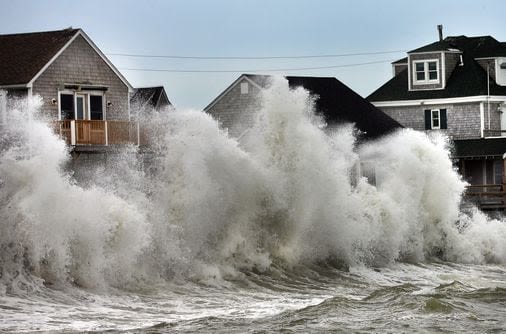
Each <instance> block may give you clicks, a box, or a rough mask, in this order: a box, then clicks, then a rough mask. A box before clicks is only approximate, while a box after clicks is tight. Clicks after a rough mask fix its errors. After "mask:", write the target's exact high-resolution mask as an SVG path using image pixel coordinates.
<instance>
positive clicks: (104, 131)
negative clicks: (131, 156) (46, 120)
mask: <svg viewBox="0 0 506 334" xmlns="http://www.w3.org/2000/svg"><path fill="white" fill-rule="evenodd" d="M54 128H55V132H56V133H57V134H59V135H60V136H61V137H62V138H63V139H64V140H65V141H66V143H67V144H68V145H73V146H80V145H95V146H97V145H98V146H100V145H104V146H108V145H119V144H123V145H124V144H134V145H139V144H140V139H141V138H140V137H141V136H140V128H139V123H137V122H130V121H120V120H111V121H109V120H107V121H95V120H93V121H92V120H64V121H56V122H55V124H54Z"/></svg>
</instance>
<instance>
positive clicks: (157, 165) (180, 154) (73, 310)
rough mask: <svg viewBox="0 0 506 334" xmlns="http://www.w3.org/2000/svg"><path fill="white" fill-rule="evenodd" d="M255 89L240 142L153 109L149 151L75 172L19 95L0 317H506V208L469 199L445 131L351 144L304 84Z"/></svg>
mask: <svg viewBox="0 0 506 334" xmlns="http://www.w3.org/2000/svg"><path fill="white" fill-rule="evenodd" d="M262 99H263V100H262V101H263V106H264V108H263V110H262V111H261V112H259V114H258V115H257V123H256V125H255V127H254V128H253V129H252V130H251V131H249V132H248V133H247V134H246V135H245V136H243V137H242V138H241V142H240V143H238V142H237V141H235V140H232V139H230V138H228V137H227V135H226V133H225V132H223V131H221V130H220V129H219V127H218V124H217V123H216V122H214V121H213V120H212V119H211V118H210V117H208V116H207V115H205V114H202V113H200V112H193V111H173V112H171V113H169V114H166V115H158V114H156V113H152V114H150V115H149V117H146V118H145V120H144V121H145V122H146V123H147V124H148V125H150V126H151V128H152V129H153V130H154V131H153V132H154V135H156V138H157V140H156V141H155V145H154V146H153V147H152V150H153V152H154V153H153V154H151V155H149V165H145V164H143V163H142V161H145V160H146V159H148V158H147V157H146V156H145V155H142V154H140V153H139V152H137V150H136V148H134V147H129V148H125V149H124V150H123V152H121V153H120V154H118V155H115V156H111V157H109V158H108V165H107V166H105V167H104V166H101V165H99V164H97V165H90V164H83V165H79V166H75V167H74V168H73V169H74V171H73V172H71V171H70V168H69V163H70V158H69V153H68V151H67V148H66V147H65V145H64V143H63V142H62V141H60V140H59V139H58V138H56V137H55V136H54V135H52V133H51V130H50V129H49V128H48V126H47V124H46V123H45V122H44V121H43V116H44V115H40V113H39V112H38V111H37V110H38V105H39V104H38V103H39V102H37V101H34V100H31V101H28V102H27V101H22V102H20V103H19V104H18V105H17V107H15V108H12V110H9V114H8V120H9V122H8V124H7V125H2V133H1V137H0V153H1V156H0V190H1V192H0V221H1V224H0V275H1V276H0V331H4V332H23V331H25V332H27V331H65V332H67V331H106V330H107V331H113V332H114V331H132V332H138V331H141V332H146V333H158V332H177V331H179V332H196V331H200V332H213V331H216V332H237V333H242V332H272V331H287V332H320V331H322V332H323V331H337V332H339V331H342V332H350V331H353V332H402V333H404V332H502V331H504V330H505V328H506V320H505V319H506V307H505V306H506V283H505V282H506V280H505V279H504V277H505V273H506V266H505V263H506V222H505V221H502V220H499V219H491V218H488V217H487V216H485V215H483V214H482V213H480V212H478V211H476V210H474V211H469V212H462V211H461V210H460V207H461V206H460V204H461V203H460V202H461V194H462V191H463V189H464V186H465V184H464V182H462V180H461V179H460V177H459V176H458V174H457V173H456V172H455V171H454V169H453V167H452V164H451V161H450V159H449V158H448V156H449V153H448V152H449V151H448V147H447V142H446V139H445V138H444V137H438V136H434V137H431V138H429V137H427V136H425V135H424V134H421V133H417V132H414V131H409V130H403V131H400V132H398V133H396V134H393V135H391V136H389V137H388V138H385V139H383V140H381V141H378V142H374V143H369V144H367V145H360V146H357V145H356V139H355V134H354V131H353V129H352V128H351V127H343V128H341V129H333V130H332V131H330V130H328V129H324V128H325V126H324V124H323V123H322V121H321V120H320V119H319V118H318V117H316V116H315V115H314V113H313V112H314V110H313V109H312V105H313V104H312V99H311V97H310V96H308V94H307V92H305V91H304V90H295V91H291V90H289V89H288V85H287V83H286V82H285V81H283V80H275V81H274V82H273V84H272V87H271V89H269V90H267V91H266V92H265V94H264V96H263V97H262ZM32 117H33V120H32V121H30V122H26V120H27V119H30V118H32ZM26 125H28V126H26ZM360 162H365V163H366V164H365V165H369V166H371V165H373V166H376V181H377V183H376V186H374V185H371V184H369V183H368V182H367V180H366V179H365V178H360V179H359V180H355V179H354V177H353V175H354V174H356V166H357V165H359V164H360ZM146 166H149V167H146Z"/></svg>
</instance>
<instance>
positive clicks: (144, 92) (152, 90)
mask: <svg viewBox="0 0 506 334" xmlns="http://www.w3.org/2000/svg"><path fill="white" fill-rule="evenodd" d="M162 99H165V100H166V101H167V103H166V105H172V103H171V102H170V101H169V98H168V97H167V94H166V93H165V89H164V88H163V86H156V87H142V88H135V89H134V93H133V95H132V97H131V98H130V101H131V102H132V103H138V104H140V105H141V106H146V105H149V106H151V107H153V108H156V107H158V106H159V103H160V102H161V100H162ZM164 106H165V105H164Z"/></svg>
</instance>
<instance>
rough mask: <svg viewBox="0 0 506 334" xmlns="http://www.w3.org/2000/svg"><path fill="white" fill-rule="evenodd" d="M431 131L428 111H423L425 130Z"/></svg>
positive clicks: (430, 119)
mask: <svg viewBox="0 0 506 334" xmlns="http://www.w3.org/2000/svg"><path fill="white" fill-rule="evenodd" d="M430 129H432V118H431V116H430V109H426V110H425V130H430Z"/></svg>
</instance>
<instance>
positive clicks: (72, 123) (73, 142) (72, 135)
mask: <svg viewBox="0 0 506 334" xmlns="http://www.w3.org/2000/svg"><path fill="white" fill-rule="evenodd" d="M76 142H77V140H76V121H75V120H72V121H70V145H73V146H75V145H76Z"/></svg>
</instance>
